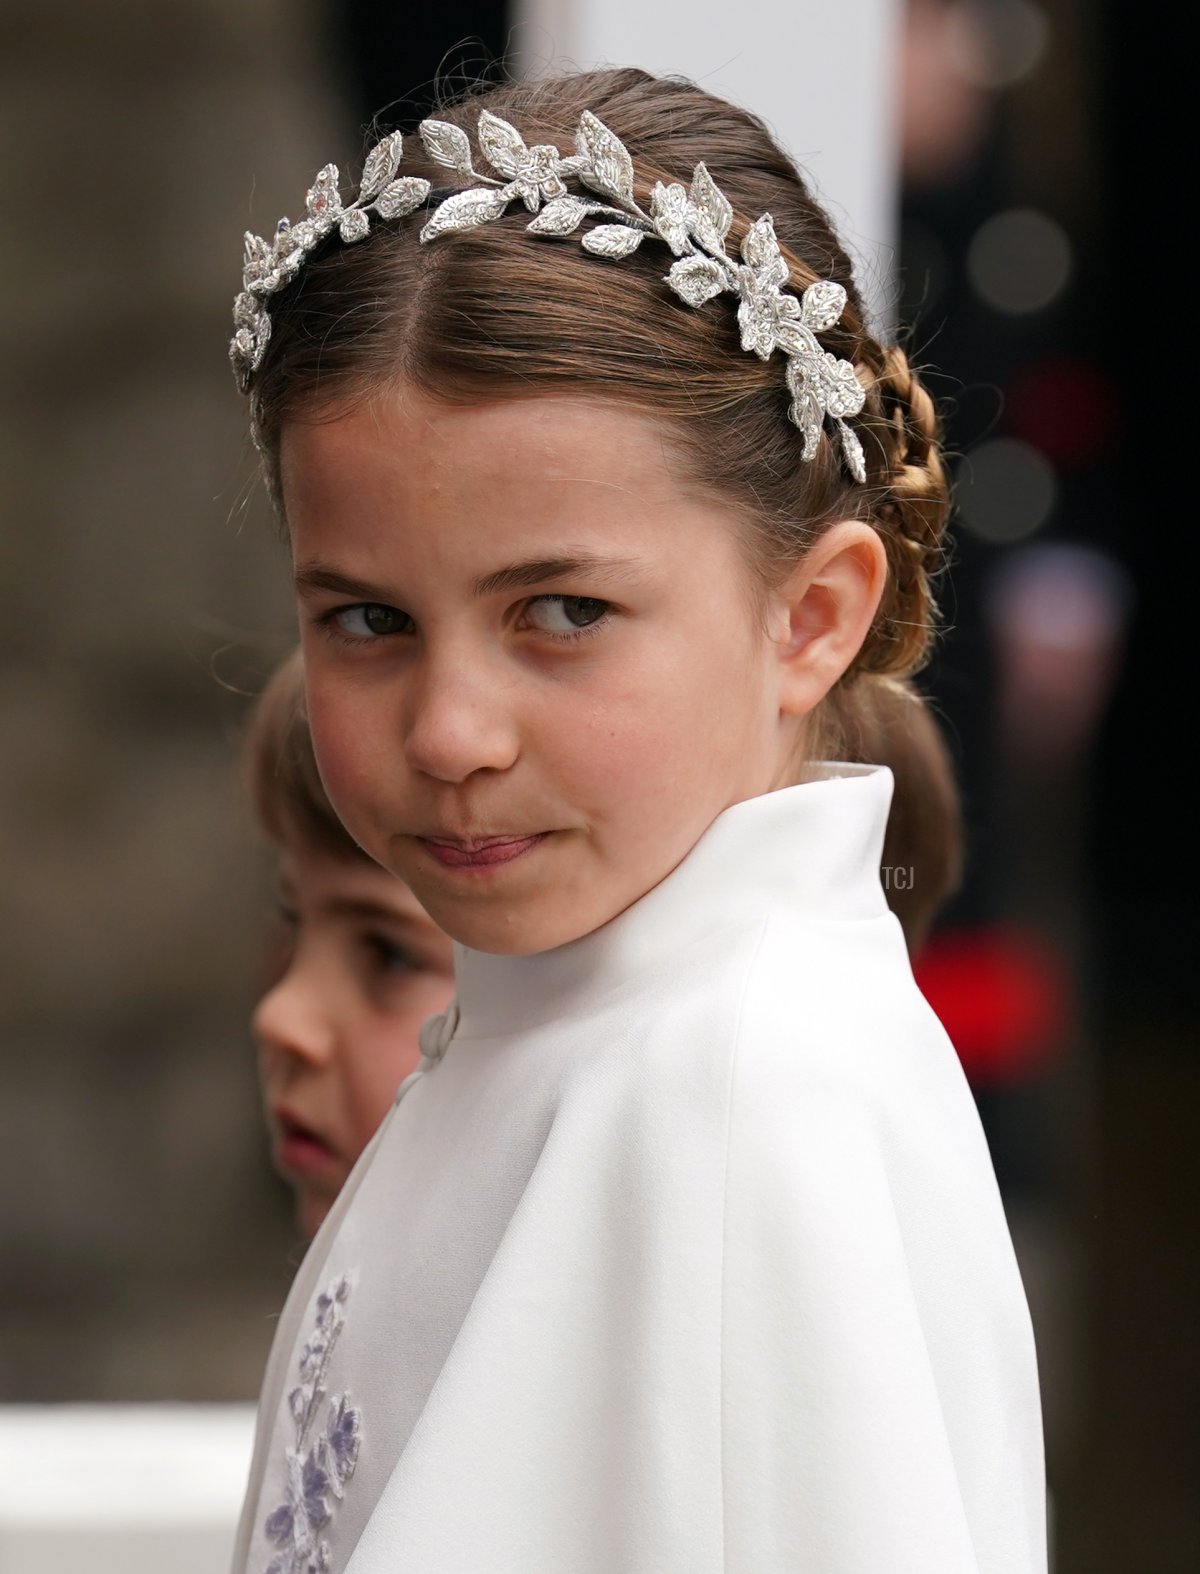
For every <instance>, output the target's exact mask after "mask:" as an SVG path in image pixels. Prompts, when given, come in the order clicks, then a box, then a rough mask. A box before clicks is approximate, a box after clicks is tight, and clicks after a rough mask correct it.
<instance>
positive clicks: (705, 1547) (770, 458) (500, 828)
mask: <svg viewBox="0 0 1200 1574" xmlns="http://www.w3.org/2000/svg"><path fill="white" fill-rule="evenodd" d="M531 231H532V232H531ZM244 283H245V288H244V290H243V292H242V294H241V295H240V296H239V297H238V302H237V305H236V307H235V324H236V336H235V339H234V343H233V346H232V354H233V360H234V366H235V370H236V371H237V374H238V377H239V381H240V383H241V385H242V386H243V387H244V388H245V389H246V390H247V391H248V392H249V393H250V395H251V400H252V417H253V423H254V432H255V437H256V441H257V442H258V444H259V447H260V449H261V451H262V454H263V457H264V462H265V466H266V471H267V475H268V480H269V484H270V486H271V489H272V492H273V495H274V496H275V498H276V499H277V501H278V503H279V505H280V508H281V511H282V515H283V518H284V520H285V522H286V528H287V531H288V536H289V540H290V544H291V549H292V555H293V560H294V569H295V581H296V589H297V595H298V602H299V609H300V618H301V625H302V631H303V633H302V644H303V652H304V665H305V683H306V694H307V704H308V713H309V719H310V723H311V727H312V733H313V740H314V745H315V749H316V754H317V758H318V760H319V763H320V769H321V776H322V779H323V781H324V783H325V786H326V789H327V791H328V793H329V797H330V800H331V802H332V804H333V806H334V808H335V810H336V812H337V814H338V815H339V817H340V818H341V819H342V821H343V822H344V823H345V825H346V827H347V829H348V830H349V832H350V833H351V835H352V836H353V837H354V840H355V841H356V842H357V843H358V844H359V845H360V846H361V847H363V848H364V849H365V850H366V851H367V852H368V853H369V854H370V855H371V856H372V857H374V858H375V859H376V860H378V861H379V862H380V863H381V864H383V865H385V866H386V867H387V868H389V869H391V870H392V871H394V872H395V873H396V874H398V875H400V876H401V877H402V878H403V879H405V880H406V881H407V882H408V884H409V885H410V886H411V887H412V889H413V891H414V892H415V894H416V895H417V896H418V898H419V899H420V900H421V902H422V904H423V905H424V906H425V908H426V909H427V910H428V912H429V913H430V915H431V916H432V917H433V918H434V919H435V920H436V921H437V922H438V923H439V924H440V925H441V926H442V927H443V928H444V929H445V930H446V931H447V932H448V933H449V934H451V935H452V936H453V937H454V941H455V946H454V957H455V971H456V993H455V998H454V1000H453V1001H452V1003H451V1005H450V1006H449V1008H448V1009H447V1010H446V1011H445V1012H444V1013H441V1014H440V1015H437V1016H434V1017H432V1018H431V1019H430V1020H429V1021H428V1022H426V1023H425V1024H424V1025H423V1026H422V1029H421V1046H422V1050H423V1058H422V1062H421V1066H420V1068H419V1069H418V1070H417V1071H416V1072H415V1073H414V1074H413V1076H412V1077H410V1078H409V1079H408V1080H407V1081H406V1083H405V1084H404V1086H403V1087H402V1089H401V1096H400V1099H399V1102H398V1104H397V1106H396V1108H395V1110H394V1111H393V1113H392V1115H391V1116H390V1117H389V1119H388V1120H387V1121H386V1122H385V1124H384V1126H383V1127H382V1129H381V1131H380V1133H379V1134H378V1135H377V1136H376V1138H375V1139H374V1141H373V1142H372V1144H371V1146H370V1147H369V1148H368V1150H367V1152H366V1154H365V1155H364V1157H363V1159H362V1160H361V1161H360V1163H359V1164H358V1166H357V1167H356V1168H355V1170H354V1173H353V1174H352V1175H351V1177H350V1180H349V1181H348V1183H347V1185H346V1186H345V1188H344V1189H343V1191H342V1193H341V1195H340V1197H339V1198H338V1201H337V1203H336V1204H335V1205H334V1207H333V1209H332V1210H331V1212H330V1215H329V1217H328V1218H327V1220H326V1221H325V1224H324V1225H323V1226H322V1229H321V1231H320V1233H319V1234H318V1236H317V1238H316V1240H315V1242H314V1243H313V1246H312V1248H311V1250H310V1251H309V1254H308V1256H307V1258H306V1259H305V1262H304V1264H303V1265H302V1268H301V1271H300V1273H299V1275H298V1276H297V1279H296V1281H295V1284H294V1286H293V1289H292V1293H291V1295H290V1297H289V1299H288V1303H287V1305H286V1307H285V1309H284V1312H283V1315H282V1317H281V1320H280V1325H279V1329H278V1332H277V1336H276V1340H275V1345H274V1348H273V1351H272V1354H271V1358H270V1362H269V1364H268V1369H267V1373H266V1377H265V1380H264V1387H263V1393H262V1399H261V1406H260V1415H259V1427H258V1436H257V1442H256V1447H255V1455H254V1461H253V1465H252V1472H251V1479H250V1484H249V1488H248V1492H247V1498H246V1505H245V1511H244V1514H243V1519H242V1524H241V1529H240V1533H239V1540H238V1545H237V1552H236V1559H235V1569H236V1570H237V1571H239V1574H240V1571H242V1570H253V1571H255V1574H265V1571H270V1574H283V1571H289V1574H294V1571H300V1570H305V1571H308V1570H329V1571H339V1574H340V1571H347V1574H384V1571H387V1574H585V1571H586V1574H651V1571H653V1574H668V1571H671V1574H675V1571H677V1574H705V1571H712V1574H717V1571H722V1574H734V1571H736V1574H783V1571H789V1574H790V1571H797V1574H799V1571H803V1574H885V1571H886V1574H918V1571H919V1574H929V1571H931V1570H936V1571H938V1574H982V1571H988V1574H1001V1571H1003V1574H1033V1571H1041V1570H1043V1569H1044V1567H1045V1530H1044V1482H1043V1464H1042V1444H1041V1425H1040V1411H1039V1399H1038V1386H1037V1373H1036V1363H1035V1355H1034V1347H1033V1340H1032V1336H1031V1330H1030V1324H1029V1317H1028V1313H1027V1309H1026V1305H1025V1300H1024V1296H1023V1293H1022V1288H1021V1283H1020V1279H1019V1276H1018V1273H1017V1268H1016V1265H1015V1261H1014V1257H1013V1252H1012V1248H1011V1244H1010V1241H1009V1237H1008V1233H1007V1229H1006V1225H1005V1219H1004V1214H1003V1210H1002V1208H1001V1203H1000V1198H999V1195H998V1192H997V1188H996V1184H995V1179H994V1175H993V1172H992V1169H991V1165H990V1161H989V1157H988V1152H987V1148H986V1144H985V1141H984V1138H983V1134H982V1131H981V1128H980V1125H979V1121H978V1118H977V1116H976V1113H975V1108H974V1105H973V1103H972V1100H971V1096H970V1093H969V1090H968V1088H967V1085H966V1082H965V1080H964V1077H963V1075H962V1072H961V1070H960V1068H959V1065H958V1062H957V1059H956V1057H955V1054H954V1050H953V1047H952V1046H951V1045H950V1043H949V1042H948V1041H947V1039H946V1036H945V1034H944V1032H943V1031H942V1030H941V1028H940V1026H939V1024H938V1022H937V1020H936V1018H935V1017H934V1016H933V1014H932V1012H931V1011H930V1010H929V1008H928V1007H927V1006H926V1004H925V1002H924V1001H923V999H922V998H921V996H920V994H919V992H918V990H917V988H916V986H915V984H914V982H913V978H912V973H911V970H910V967H909V963H908V956H907V952H906V949H905V944H904V939H903V935H902V932H901V928H900V925H899V923H898V922H897V920H896V918H895V917H894V916H893V915H892V914H891V913H890V912H889V910H888V906H887V902H886V900H885V896H884V892H883V889H882V885H881V879H880V854H881V849H882V846H883V841H884V834H885V826H886V822H887V818H888V809H889V803H890V800H891V796H892V788H893V778H892V774H891V772H890V771H889V770H888V769H887V767H885V766H880V765H872V764H865V763H864V764H854V763H848V762H847V761H846V755H847V754H852V753H853V751H854V749H855V743H854V739H855V738H856V737H857V735H858V729H859V727H860V725H861V723H862V718H863V716H864V715H865V714H868V713H871V714H875V715H878V714H879V713H880V711H881V709H882V710H890V711H892V712H894V713H896V714H902V713H903V708H904V707H911V706H912V705H913V704H914V701H913V700H912V698H911V694H910V691H909V690H908V688H907V686H906V683H905V677H906V675H907V674H909V673H911V672H912V671H913V670H914V669H915V668H916V667H917V666H918V665H919V663H920V662H921V660H922V658H923V656H924V655H925V653H926V649H927V646H928V642H929V639H930V631H931V622H932V616H933V613H932V605H931V600H930V584H929V578H930V573H931V571H932V570H933V569H934V568H935V567H936V566H937V564H938V561H939V551H940V545H941V535H942V530H943V526H944V521H945V515H946V496H945V486H944V480H943V473H942V468H941V465H940V463H939V460H938V455H937V446H936V432H935V421H934V413H933V409H932V406H931V404H930V401H929V398H928V396H927V395H926V393H925V392H924V390H923V389H922V388H921V385H920V383H919V382H918V380H917V378H916V376H915V374H914V373H913V372H912V370H911V369H910V368H909V366H908V364H907V362H906V360H905V357H904V355H903V353H902V352H901V351H899V350H897V349H895V348H885V347H883V346H882V345H880V344H879V343H878V342H877V341H876V340H875V339H874V338H873V337H872V336H871V334H870V333H869V331H868V330H867V328H866V326H865V325H864V323H863V321H862V317H861V312H860V309H859V305H858V299H857V296H856V293H855V290H854V287H853V281H852V278H851V273H850V267H849V263H848V260H847V258H846V256H845V253H844V252H843V251H842V249H841V248H840V246H839V245H838V243H837V240H836V239H835V237H834V236H833V235H832V233H831V232H830V230H829V227H828V224H827V222H826V220H825V218H824V217H823V215H822V214H821V212H820V211H819V209H818V208H817V207H816V206H815V205H814V203H813V202H812V200H811V199H810V198H809V196H808V194H807V192H806V189H805V187H804V184H803V182H802V180H801V179H800V177H799V176H798V174H797V172H796V170H795V168H794V167H793V166H792V165H791V164H790V163H789V161H788V160H787V159H786V158H785V157H784V156H783V154H782V153H781V152H780V151H779V150H778V148H776V146H775V145H774V143H773V142H772V141H771V139H770V137H769V136H768V134H767V133H766V131H765V130H764V128H763V127H762V126H761V125H760V124H759V123H758V122H757V121H755V120H754V119H753V118H752V117H750V116H749V115H747V114H745V113H744V112H742V111H741V110H738V109H735V108H733V107H731V106H730V105H727V104H724V103H722V102H720V101H719V100H717V99H714V98H712V97H710V96H709V95H707V94H705V93H703V92H701V91H700V90H698V89H696V88H694V87H692V86H690V85H688V84H684V83H681V82H678V81H674V80H667V79H654V78H651V77H648V76H646V75H644V74H643V73H641V72H636V71H614V72H597V73H591V74H586V75H579V76H575V77H570V78H566V79H560V80H553V81H546V82H541V83H538V84H534V85H531V86H525V87H513V88H505V89H502V90H494V91H492V92H489V93H487V94H485V95H483V96H481V97H480V98H477V99H476V100H475V101H474V102H471V103H467V104H462V105H460V106H457V107H456V108H455V109H453V110H450V111H447V112H446V115H445V118H444V119H442V120H439V121H435V122H432V123H429V122H427V123H425V125H424V126H423V127H422V128H421V135H420V136H419V137H410V138H408V139H406V140H405V141H404V142H403V143H401V141H400V139H399V138H397V137H392V138H388V139H387V140H386V141H385V142H383V143H381V144H380V145H379V146H378V147H377V148H376V149H374V150H373V151H372V154H371V156H370V157H369V158H368V160H367V164H366V167H365V170H364V175H363V180H362V183H361V186H360V191H359V194H358V196H357V197H356V198H355V199H354V200H353V201H352V202H351V201H349V200H346V199H344V198H343V197H342V195H341V194H340V193H339V191H338V185H337V172H336V171H335V170H333V169H332V168H329V169H326V170H325V171H323V172H322V174H321V175H320V176H319V177H318V179H317V182H316V184H315V185H314V187H313V188H312V190H311V191H310V193H309V200H308V215H307V217H306V218H305V219H303V220H301V221H300V223H298V224H297V225H295V226H292V227H291V228H290V229H289V228H288V227H287V226H286V225H283V226H281V229H280V232H279V235H278V237H277V238H276V240H275V241H274V242H267V241H261V240H258V239H257V238H255V237H249V238H248V252H247V264H246V274H245V280H244ZM748 352H753V353H748Z"/></svg>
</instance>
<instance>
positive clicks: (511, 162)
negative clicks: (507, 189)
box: [479, 109, 528, 180]
mask: <svg viewBox="0 0 1200 1574" xmlns="http://www.w3.org/2000/svg"><path fill="white" fill-rule="evenodd" d="M479 146H480V147H481V148H482V149H483V156H484V158H486V159H487V161H488V163H489V164H490V165H491V166H492V168H493V169H494V170H496V171H497V173H499V174H501V175H503V176H504V177H505V179H506V180H511V179H512V177H513V176H514V175H515V174H516V173H517V169H518V167H519V165H520V163H521V160H522V158H523V157H524V156H525V154H526V153H527V152H528V149H527V148H526V146H525V138H524V137H523V136H522V135H521V133H520V132H519V131H518V130H517V128H516V127H515V126H510V125H509V123H508V121H507V120H501V119H500V116H499V115H493V114H492V113H491V111H490V110H487V109H485V110H484V111H483V113H482V114H481V115H480V117H479Z"/></svg>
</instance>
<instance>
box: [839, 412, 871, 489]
mask: <svg viewBox="0 0 1200 1574" xmlns="http://www.w3.org/2000/svg"><path fill="white" fill-rule="evenodd" d="M837 428H838V436H839V437H840V438H841V440H842V457H843V458H844V459H845V461H846V469H847V470H849V472H850V474H851V475H852V476H853V477H854V479H855V480H856V481H857V482H858V483H859V485H860V486H865V485H866V482H867V461H866V456H865V455H864V454H863V445H862V444H861V443H860V442H859V440H858V433H857V432H855V431H852V430H851V428H850V427H848V426H847V425H846V423H845V421H839V422H838V424H837Z"/></svg>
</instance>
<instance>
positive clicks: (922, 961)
mask: <svg viewBox="0 0 1200 1574" xmlns="http://www.w3.org/2000/svg"><path fill="white" fill-rule="evenodd" d="M913 971H914V973H915V975H916V979H917V984H918V986H919V988H920V990H921V993H922V994H923V995H924V996H925V998H926V1000H928V1002H929V1004H930V1005H931V1006H932V1007H933V1009H934V1011H935V1012H936V1013H937V1015H938V1018H939V1019H940V1021H941V1023H942V1025H943V1027H944V1028H945V1029H946V1031H947V1033H948V1034H949V1035H950V1038H951V1041H952V1042H953V1044H954V1047H955V1049H957V1051H958V1056H959V1059H960V1060H961V1061H962V1065H963V1070H964V1071H965V1072H966V1074H967V1079H968V1080H969V1081H970V1082H971V1083H972V1085H973V1086H976V1087H981V1088H982V1087H987V1086H993V1087H994V1086H998V1085H1003V1084H1010V1083H1016V1082H1023V1081H1027V1080H1029V1079H1031V1078H1032V1077H1033V1076H1035V1075H1036V1074H1037V1073H1038V1072H1040V1071H1042V1070H1044V1069H1045V1068H1046V1067H1047V1066H1048V1065H1049V1064H1050V1063H1051V1062H1052V1061H1053V1060H1054V1059H1055V1058H1056V1056H1057V1054H1058V1052H1059V1051H1060V1050H1061V1048H1062V1046H1063V1043H1064V1040H1065V1036H1066V1031H1067V1025H1068V1022H1069V1020H1070V1006H1069V1002H1070V995H1071V991H1070V987H1069V981H1068V974H1067V969H1066V967H1065V964H1064V962H1063V959H1062V957H1061V956H1060V954H1059V953H1058V952H1057V951H1056V950H1055V949H1054V948H1053V947H1051V946H1049V945H1048V944H1047V943H1046V942H1045V941H1043V940H1041V939H1039V938H1038V937H1037V936H1035V935H1032V934H1030V933H1028V932H1027V931H1025V930H1022V929H1017V928H1011V927H1009V928H999V927H991V928H980V929H952V930H947V931H945V932H943V933H940V934H935V935H933V936H932V937H931V939H930V940H929V941H928V942H927V943H926V945H925V947H924V949H923V950H922V951H921V954H920V956H919V957H918V958H917V961H916V963H915V965H914V968H913Z"/></svg>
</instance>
